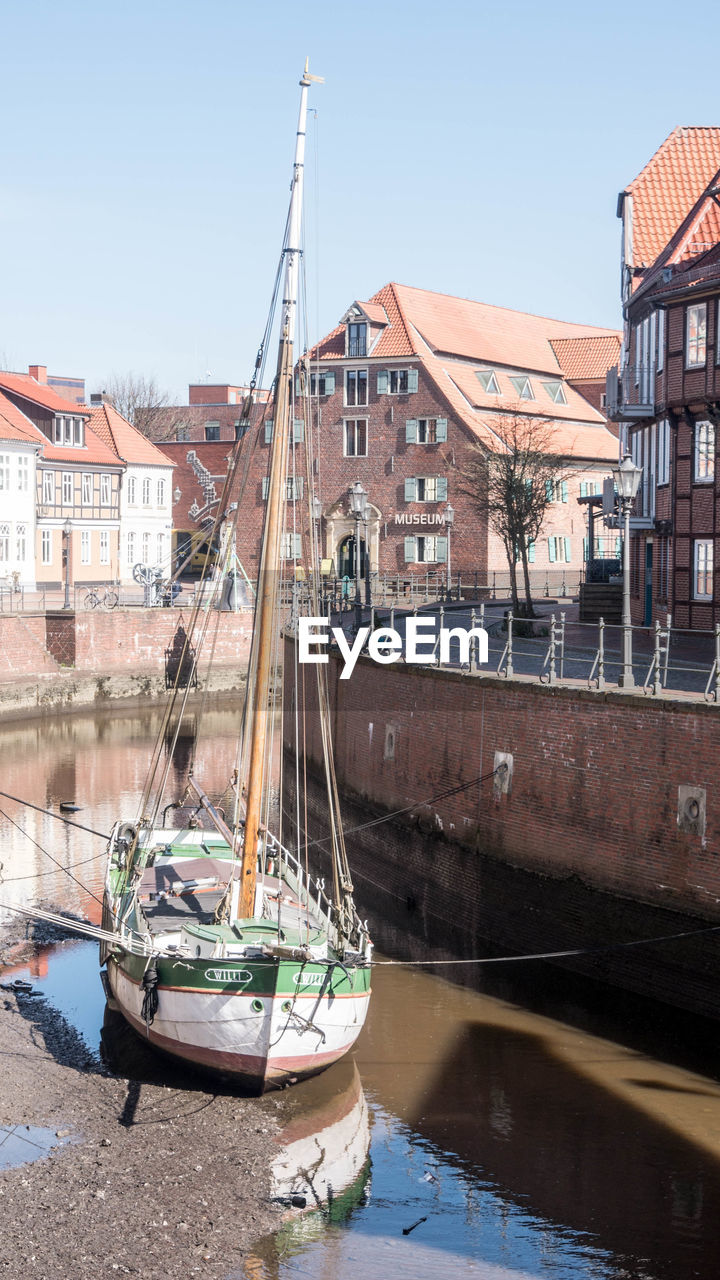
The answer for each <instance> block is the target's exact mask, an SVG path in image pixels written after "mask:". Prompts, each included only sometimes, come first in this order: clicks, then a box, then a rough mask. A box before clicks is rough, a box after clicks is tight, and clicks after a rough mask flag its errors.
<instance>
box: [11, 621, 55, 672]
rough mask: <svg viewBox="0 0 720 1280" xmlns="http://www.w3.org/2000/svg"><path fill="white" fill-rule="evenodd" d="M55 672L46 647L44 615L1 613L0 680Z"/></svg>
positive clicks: (52, 660)
mask: <svg viewBox="0 0 720 1280" xmlns="http://www.w3.org/2000/svg"><path fill="white" fill-rule="evenodd" d="M57 669H58V664H57V662H56V661H55V660H54V659H53V657H52V656H51V654H50V653H49V652H48V650H47V648H46V643H45V617H44V616H43V615H40V614H38V615H30V614H28V615H24V616H22V615H20V614H6V615H1V614H0V680H12V679H13V678H14V677H15V676H24V675H36V674H42V673H48V672H53V671H57Z"/></svg>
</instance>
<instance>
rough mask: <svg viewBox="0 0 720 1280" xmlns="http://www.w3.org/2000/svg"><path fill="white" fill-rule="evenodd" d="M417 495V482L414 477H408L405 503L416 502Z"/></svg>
mask: <svg viewBox="0 0 720 1280" xmlns="http://www.w3.org/2000/svg"><path fill="white" fill-rule="evenodd" d="M416 495H417V481H416V480H415V479H414V477H412V476H408V478H407V479H406V481H405V501H406V502H414V501H415V498H416Z"/></svg>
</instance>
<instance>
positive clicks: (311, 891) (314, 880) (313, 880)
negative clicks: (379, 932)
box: [265, 831, 370, 953]
mask: <svg viewBox="0 0 720 1280" xmlns="http://www.w3.org/2000/svg"><path fill="white" fill-rule="evenodd" d="M265 850H266V854H265V857H266V860H267V858H268V857H269V856H273V855H277V856H278V857H279V858H280V859H281V860H282V862H283V864H284V867H283V879H284V880H285V882H286V884H287V885H288V887H289V888H290V889H292V890H293V892H294V893H295V894H296V895H297V898H298V901H299V902H302V901H303V900H305V901H306V902H307V905H308V907H310V906H313V907H314V910H315V911H316V913H317V915H318V916H319V917H320V918H321V919H322V920H323V921H324V924H325V927H326V929H327V932H328V938H329V940H330V942H331V943H332V944H333V946H335V947H337V948H338V950H340V949H341V948H342V944H343V939H342V937H341V934H340V930H339V929H338V928H337V926H336V925H335V924H334V923H333V904H332V901H331V900H330V898H328V896H327V894H326V893H325V879H324V877H322V876H312V875H310V874H309V873H308V874H306V873H305V870H304V868H303V866H302V863H301V862H300V859H299V858H298V857H297V856H296V854H294V853H292V852H291V850H290V849H288V848H287V846H286V845H284V844H282V843H281V841H280V840H278V838H277V836H274V835H273V834H272V832H270V831H266V832H265ZM357 925H358V932H359V935H360V948H359V949H360V951H361V952H363V953H364V952H365V950H366V947H369V946H370V935H369V933H368V929H367V925H363V924H361V923H360V921H359V920H358V922H357Z"/></svg>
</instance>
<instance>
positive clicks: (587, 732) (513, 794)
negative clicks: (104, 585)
mask: <svg viewBox="0 0 720 1280" xmlns="http://www.w3.org/2000/svg"><path fill="white" fill-rule="evenodd" d="M286 646H287V647H288V648H289V649H290V651H292V641H291V640H290V639H286ZM285 671H286V676H285V679H286V692H285V732H284V741H285V750H286V752H287V753H289V754H291V753H292V737H291V733H292V721H293V716H294V705H295V703H294V697H295V693H294V689H293V681H294V674H293V663H292V661H289V660H288V653H287V650H286V662H285ZM328 671H329V684H330V701H331V707H332V715H333V737H334V742H335V752H336V768H337V775H338V781H339V786H340V791H341V795H342V797H343V802H344V803H343V818H344V826H345V827H346V829H351V828H354V827H357V826H360V825H361V824H363V823H366V822H367V821H368V820H369V819H371V818H372V817H374V816H384V815H387V814H390V813H396V811H398V810H406V811H407V810H408V807H409V806H412V807H411V808H410V810H409V812H404V813H403V814H401V815H398V816H396V817H395V818H393V819H392V820H390V821H386V822H383V823H382V824H380V825H378V826H376V827H372V828H369V829H367V830H366V831H361V832H358V833H356V834H354V835H350V836H349V838H348V846H349V849H350V854H351V866H352V871H353V876H354V879H355V884H356V892H357V898H358V901H359V905H360V910H361V914H363V913H364V912H367V911H369V912H370V917H371V924H372V925H373V928H374V929H375V931H376V934H377V930H378V928H380V929H381V930H382V931H383V933H382V936H383V937H388V936H389V937H390V939H391V944H392V946H393V950H394V951H395V952H398V951H399V952H401V953H402V954H405V955H413V956H414V957H416V958H417V957H419V956H422V955H424V956H428V955H431V954H436V955H438V956H439V955H449V954H453V955H456V956H459V957H467V956H472V955H477V954H479V949H481V948H482V947H486V948H487V949H489V950H490V951H495V952H496V953H497V952H498V949H499V950H500V951H509V952H516V951H519V952H534V951H545V950H558V949H564V948H567V947H578V946H579V947H584V946H589V947H592V946H597V945H600V946H604V945H608V944H609V945H610V946H615V948H616V949H615V950H607V951H598V952H596V953H595V954H594V955H593V956H590V957H585V958H580V959H578V960H575V961H572V965H573V967H575V968H577V969H579V970H581V971H583V972H585V973H591V974H593V975H594V976H596V977H599V978H601V979H604V980H607V981H610V982H612V983H615V984H618V985H621V986H624V987H626V988H628V989H630V990H634V991H636V992H639V993H641V994H652V995H654V996H657V997H658V998H660V999H662V1000H667V1001H669V1002H671V1003H673V1004H676V1005H680V1006H684V1007H686V1008H689V1009H692V1010H693V1011H694V1012H702V1013H707V1014H710V1015H711V1016H714V1017H720V984H718V982H717V974H718V972H719V971H720V933H718V934H716V933H712V932H709V933H704V934H699V933H696V934H695V936H693V937H689V938H684V939H677V940H676V941H673V942H666V943H656V944H653V945H648V946H643V947H638V948H629V949H624V948H617V944H618V943H621V942H627V941H629V940H631V939H636V938H652V937H659V936H660V935H665V934H673V933H680V932H686V931H695V930H698V929H700V928H704V927H706V926H715V925H718V926H720V905H719V902H720V861H719V857H718V855H719V854H720V810H719V806H718V797H717V786H716V777H717V768H718V761H719V760H720V708H716V707H714V706H711V705H705V704H695V703H693V704H690V703H688V702H687V701H680V700H679V699H678V700H672V699H669V698H668V699H665V698H663V699H662V700H659V699H657V700H651V699H649V698H645V697H643V696H642V695H631V694H623V693H617V692H607V691H606V692H604V693H592V692H590V691H589V690H584V689H578V688H566V687H563V688H558V687H553V688H549V687H548V686H545V685H539V684H537V683H534V682H533V683H531V682H528V681H523V680H512V681H506V680H500V679H498V678H496V677H490V676H488V677H468V676H463V675H462V674H460V673H455V672H449V671H432V670H421V669H418V668H410V667H405V666H403V665H401V664H398V665H394V666H379V665H377V664H375V663H373V662H371V661H370V660H369V659H361V660H360V661H359V663H358V665H357V667H356V668H355V671H354V672H353V674H352V677H351V678H350V680H348V681H341V680H340V679H339V664H338V663H337V661H335V660H334V659H333V658H332V657H331V662H330V666H329V668H328ZM298 679H299V681H300V684H301V688H300V690H299V693H298V697H299V700H300V705H302V702H303V700H304V703H305V707H306V711H307V721H306V725H305V735H306V740H307V743H308V749H309V752H310V770H311V775H312V776H311V786H310V795H309V803H310V809H311V810H313V811H314V812H315V815H316V817H317V818H318V819H319V820H320V821H322V811H323V800H322V788H321V786H320V759H321V757H320V736H319V726H318V722H317V714H316V703H315V697H314V674H313V670H312V668H311V667H309V666H305V667H301V668H299V676H298ZM503 759H505V760H507V761H508V763H509V764H510V766H511V770H512V772H511V779H510V785H509V790H507V791H505V790H503V788H502V786H501V785H500V778H499V775H495V776H493V770H494V769H495V767H496V765H497V763H498V762H500V761H501V760H503ZM285 772H286V789H288V790H289V791H290V792H292V788H293V785H294V779H293V776H292V773H293V771H292V770H291V769H286V771H285ZM465 784H468V785H465ZM459 786H463V787H464V789H463V790H461V791H458V792H457V793H456V794H454V795H448V796H446V797H445V798H444V799H435V800H433V799H432V797H439V796H440V795H441V794H442V793H443V792H446V791H448V790H450V789H453V788H457V787H459ZM292 807H293V797H292V795H290V796H289V797H288V802H287V804H286V811H287V810H289V811H292ZM679 814H680V822H679V820H678V815H679ZM388 930H389V931H390V932H389V934H388ZM455 976H457V974H456V975H455Z"/></svg>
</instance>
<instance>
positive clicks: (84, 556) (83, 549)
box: [80, 529, 90, 564]
mask: <svg viewBox="0 0 720 1280" xmlns="http://www.w3.org/2000/svg"><path fill="white" fill-rule="evenodd" d="M80 563H81V564H89V563H90V530H89V529H83V530H82V532H81V534H80Z"/></svg>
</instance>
